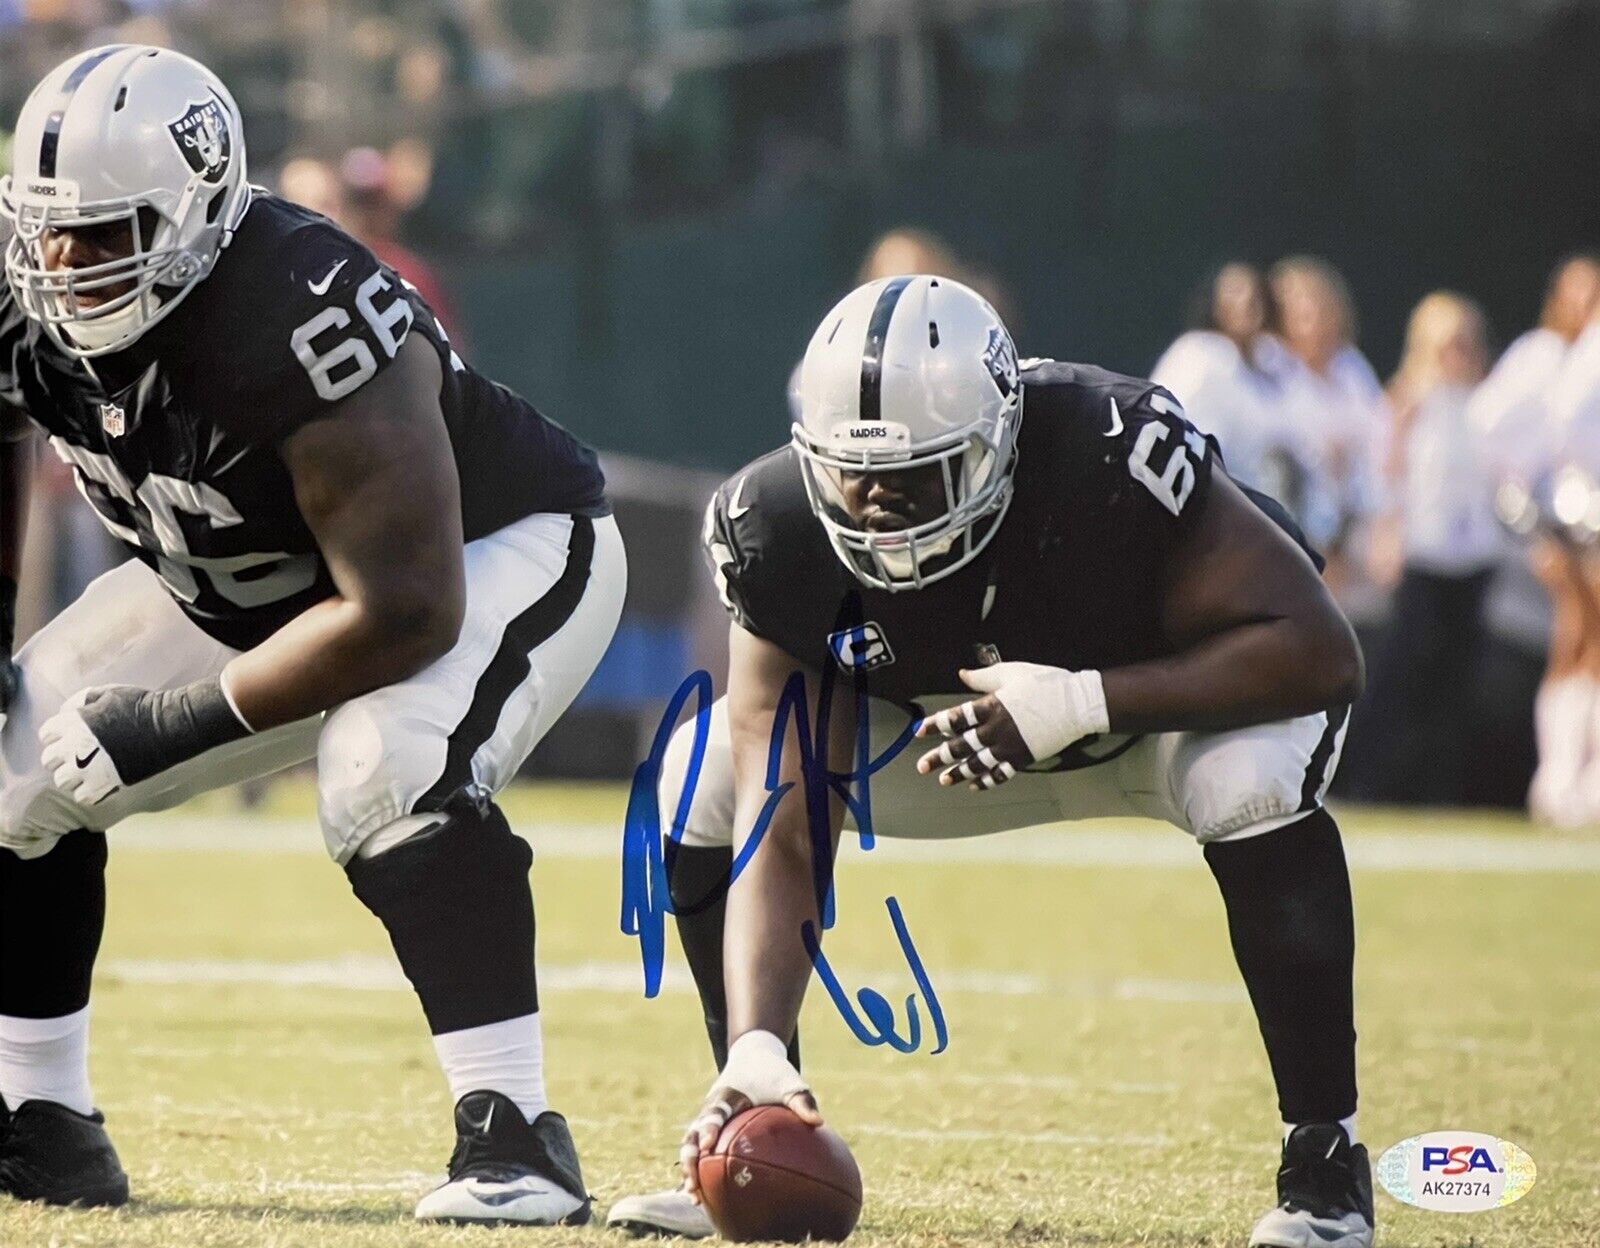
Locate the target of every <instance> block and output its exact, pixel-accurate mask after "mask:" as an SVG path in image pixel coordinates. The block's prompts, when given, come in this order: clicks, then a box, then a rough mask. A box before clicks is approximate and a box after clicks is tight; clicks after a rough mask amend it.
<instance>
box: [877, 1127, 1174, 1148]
mask: <svg viewBox="0 0 1600 1248" xmlns="http://www.w3.org/2000/svg"><path fill="white" fill-rule="evenodd" d="M850 1134H851V1135H853V1136H855V1135H863V1136H864V1135H881V1136H883V1137H885V1138H886V1139H891V1140H917V1141H919V1142H923V1143H930V1144H969V1143H970V1144H1051V1145H1057V1146H1059V1147H1062V1148H1170V1147H1172V1145H1173V1144H1174V1143H1175V1142H1176V1141H1174V1140H1172V1139H1169V1138H1168V1137H1167V1136H1164V1135H1095V1134H1084V1133H1082V1132H1071V1131H979V1130H974V1129H970V1128H966V1127H897V1126H891V1125H890V1124H888V1123H881V1122H863V1123H857V1124H855V1125H853V1126H851V1128H850Z"/></svg>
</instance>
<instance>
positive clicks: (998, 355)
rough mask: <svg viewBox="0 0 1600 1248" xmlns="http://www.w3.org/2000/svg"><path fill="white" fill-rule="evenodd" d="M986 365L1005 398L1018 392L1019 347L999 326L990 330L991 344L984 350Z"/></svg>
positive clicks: (996, 386)
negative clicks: (1015, 345) (1013, 344)
mask: <svg viewBox="0 0 1600 1248" xmlns="http://www.w3.org/2000/svg"><path fill="white" fill-rule="evenodd" d="M983 363H984V367H985V368H987V369H988V370H989V376H991V377H993V378H994V384H995V388H996V389H997V390H999V391H1000V394H1001V395H1002V397H1004V398H1008V399H1009V398H1010V397H1011V396H1012V395H1014V394H1015V393H1016V392H1017V383H1018V379H1017V349H1016V348H1015V347H1014V346H1012V345H1011V339H1010V338H1008V337H1006V334H1005V331H1004V330H1001V329H999V328H997V327H996V328H991V329H990V330H989V344H988V346H986V347H985V348H984V350H983Z"/></svg>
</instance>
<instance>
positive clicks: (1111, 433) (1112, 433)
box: [1100, 395, 1122, 438]
mask: <svg viewBox="0 0 1600 1248" xmlns="http://www.w3.org/2000/svg"><path fill="white" fill-rule="evenodd" d="M1121 432H1122V411H1121V409H1119V408H1118V407H1117V399H1116V396H1115V395H1113V396H1112V398H1111V428H1109V429H1107V430H1106V431H1105V432H1104V433H1103V434H1101V435H1100V436H1101V437H1103V438H1114V437H1116V436H1117V434H1119V433H1121Z"/></svg>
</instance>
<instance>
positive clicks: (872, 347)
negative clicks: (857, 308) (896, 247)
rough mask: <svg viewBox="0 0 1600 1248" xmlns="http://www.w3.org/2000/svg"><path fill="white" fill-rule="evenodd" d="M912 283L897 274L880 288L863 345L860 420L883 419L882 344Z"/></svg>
mask: <svg viewBox="0 0 1600 1248" xmlns="http://www.w3.org/2000/svg"><path fill="white" fill-rule="evenodd" d="M910 284H911V279H910V278H909V277H897V278H895V279H894V280H893V281H892V282H890V283H889V284H888V285H887V286H885V287H884V288H883V289H882V290H880V291H879V292H878V302H877V303H876V304H874V305H873V307H872V316H871V317H870V318H869V319H868V321H867V341H866V343H865V345H863V347H862V348H861V405H860V409H859V412H858V417H859V419H861V420H882V419H883V411H882V407H883V344H884V340H885V339H887V338H888V337H889V322H890V320H891V319H893V317H894V309H895V305H896V304H897V303H899V302H900V296H901V295H903V294H905V293H906V287H907V286H909V285H910Z"/></svg>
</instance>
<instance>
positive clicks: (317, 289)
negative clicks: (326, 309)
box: [306, 260, 350, 295]
mask: <svg viewBox="0 0 1600 1248" xmlns="http://www.w3.org/2000/svg"><path fill="white" fill-rule="evenodd" d="M349 263H350V261H348V260H341V261H339V263H338V264H336V265H334V266H333V267H332V268H331V269H329V270H328V275H327V276H326V277H324V278H323V279H322V280H321V281H320V282H313V281H311V280H310V279H309V278H307V279H306V285H307V286H309V287H310V288H311V293H312V294H313V295H325V294H327V293H328V287H330V286H332V285H333V275H334V274H335V273H337V272H338V271H339V270H340V269H342V268H344V266H345V265H347V264H349Z"/></svg>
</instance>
